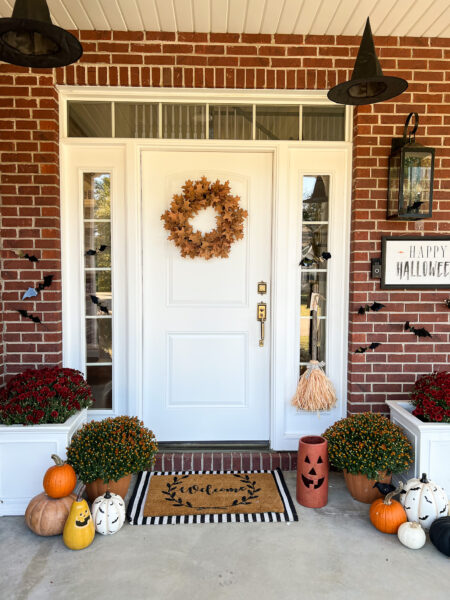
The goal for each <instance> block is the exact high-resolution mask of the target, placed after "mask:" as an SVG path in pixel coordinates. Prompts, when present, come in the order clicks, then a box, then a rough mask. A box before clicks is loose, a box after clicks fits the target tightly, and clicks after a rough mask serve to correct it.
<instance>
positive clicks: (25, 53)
mask: <svg viewBox="0 0 450 600" xmlns="http://www.w3.org/2000/svg"><path fill="white" fill-rule="evenodd" d="M82 54H83V48H82V47H81V44H80V42H79V41H78V40H77V38H76V37H75V36H73V35H72V34H71V33H69V32H68V31H66V30H65V29H61V27H57V26H56V25H53V23H52V20H51V17H50V11H49V10H48V6H47V2H46V0H16V2H15V4H14V9H13V13H12V17H11V18H9V19H0V60H3V61H5V62H7V63H11V64H12V65H18V66H20V67H39V68H47V69H48V68H50V69H52V68H53V67H63V66H65V65H70V64H71V63H73V62H75V61H77V60H78V59H79V58H80V56H81V55H82Z"/></svg>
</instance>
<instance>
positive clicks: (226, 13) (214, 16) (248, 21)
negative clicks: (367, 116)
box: [0, 0, 450, 37]
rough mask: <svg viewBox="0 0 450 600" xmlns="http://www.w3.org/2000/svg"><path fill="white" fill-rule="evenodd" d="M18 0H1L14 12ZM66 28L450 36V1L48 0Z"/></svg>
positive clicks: (0, 11)
mask: <svg viewBox="0 0 450 600" xmlns="http://www.w3.org/2000/svg"><path fill="white" fill-rule="evenodd" d="M13 5H14V0H0V17H10V16H11V13H12V8H13ZM48 6H49V8H50V12H51V15H52V19H53V22H54V23H55V24H56V25H59V26H60V27H64V28H65V29H97V30H108V29H113V30H122V31H126V30H130V31H139V30H147V31H196V32H215V33H223V32H229V33H270V34H272V33H282V34H289V33H296V34H312V35H361V34H362V31H363V28H364V23H365V20H366V17H367V16H369V17H370V21H371V25H372V31H373V33H374V35H382V36H389V35H393V36H414V37H450V0H48Z"/></svg>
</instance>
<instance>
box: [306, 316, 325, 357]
mask: <svg viewBox="0 0 450 600" xmlns="http://www.w3.org/2000/svg"><path fill="white" fill-rule="evenodd" d="M311 324H312V319H310V318H304V317H302V318H301V319H300V362H302V363H305V362H306V363H307V362H309V361H310V360H311ZM325 329H326V320H325V319H319V320H318V332H317V360H319V361H325Z"/></svg>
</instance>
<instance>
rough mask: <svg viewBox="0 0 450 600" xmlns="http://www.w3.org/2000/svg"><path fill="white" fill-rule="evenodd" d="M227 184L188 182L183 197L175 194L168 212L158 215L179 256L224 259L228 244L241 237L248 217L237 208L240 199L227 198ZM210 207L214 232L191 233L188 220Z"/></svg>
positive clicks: (229, 195)
mask: <svg viewBox="0 0 450 600" xmlns="http://www.w3.org/2000/svg"><path fill="white" fill-rule="evenodd" d="M230 189H231V188H230V185H229V181H226V182H225V183H221V182H220V181H219V180H217V181H215V182H214V183H211V182H210V181H208V180H207V179H206V177H202V178H201V179H197V180H196V181H191V180H190V179H188V180H187V181H186V182H185V184H184V185H183V186H182V190H183V193H182V194H174V196H173V200H172V202H171V204H170V208H169V210H166V212H165V213H164V214H163V215H161V220H162V221H164V228H165V229H167V230H168V231H170V234H169V236H168V238H169V240H172V241H173V242H175V245H176V246H178V248H180V251H181V256H183V257H184V258H186V257H187V256H189V257H190V258H195V257H196V256H200V257H201V258H205V259H206V260H209V259H210V258H215V257H217V258H227V257H228V255H229V253H230V249H231V244H233V243H234V242H235V241H236V240H240V239H242V238H243V237H244V220H245V218H246V217H247V216H248V213H247V211H246V210H244V209H243V208H240V206H239V200H240V198H239V196H232V195H231V194H230ZM208 206H212V207H213V208H214V209H215V210H216V211H217V213H218V215H217V217H216V223H217V225H216V228H215V229H213V230H212V231H210V232H208V233H201V232H200V231H194V229H193V227H192V225H191V224H190V222H189V221H190V219H191V218H192V217H194V216H195V215H196V214H198V213H199V212H200V211H201V210H202V209H205V208H207V207H208Z"/></svg>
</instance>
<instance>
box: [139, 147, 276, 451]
mask: <svg viewBox="0 0 450 600" xmlns="http://www.w3.org/2000/svg"><path fill="white" fill-rule="evenodd" d="M272 162H273V155H272V154H271V153H269V152H267V153H266V152H252V153H250V152H249V153H246V152H225V151H215V150H211V151H209V152H205V151H194V150H189V151H181V150H180V151H177V150H169V149H168V150H167V151H154V150H143V151H142V160H141V168H142V171H141V172H142V238H143V374H144V376H143V386H144V387H143V418H144V422H145V424H146V426H148V427H150V428H151V429H152V430H153V431H154V433H155V435H156V437H157V439H158V440H160V441H175V442H182V441H199V442H200V441H203V442H205V441H239V440H240V441H244V440H253V441H256V440H259V441H263V440H269V437H270V427H269V425H270V337H271V336H270V329H271V327H270V324H271V302H270V296H271V286H270V273H271V232H272V228H271V213H272V187H273V186H272ZM202 176H206V177H207V179H209V180H210V181H215V180H217V179H219V180H220V181H221V182H225V181H227V180H229V182H230V186H231V194H232V195H237V196H239V197H240V205H241V206H242V208H245V209H246V210H247V211H248V218H247V219H246V222H245V229H244V238H243V239H242V240H239V241H237V242H235V243H234V244H233V245H232V248H231V252H230V255H229V257H228V258H213V259H211V260H205V259H203V258H199V257H196V258H194V259H191V258H182V257H181V255H180V251H179V249H178V248H177V247H176V246H175V244H174V243H173V242H170V241H169V240H168V239H167V236H168V232H167V231H166V230H165V229H164V227H163V222H162V221H161V215H162V214H163V213H164V211H165V210H167V208H169V206H170V203H171V200H172V197H173V195H174V194H176V193H181V188H182V186H183V184H184V183H185V181H186V180H188V179H191V180H195V179H200V178H201V177H202ZM195 227H197V228H198V229H199V230H200V231H203V232H204V231H207V230H209V229H210V228H211V227H215V222H214V220H213V221H212V222H211V215H208V211H203V214H201V213H200V214H199V215H198V217H196V222H195ZM260 281H265V282H267V294H266V295H264V296H261V295H259V294H258V282H260ZM261 301H263V302H266V303H267V321H266V327H265V340H264V345H263V346H260V345H259V341H260V335H261V329H260V323H259V322H258V321H257V318H256V317H257V303H258V302H261Z"/></svg>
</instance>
